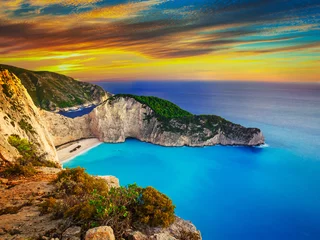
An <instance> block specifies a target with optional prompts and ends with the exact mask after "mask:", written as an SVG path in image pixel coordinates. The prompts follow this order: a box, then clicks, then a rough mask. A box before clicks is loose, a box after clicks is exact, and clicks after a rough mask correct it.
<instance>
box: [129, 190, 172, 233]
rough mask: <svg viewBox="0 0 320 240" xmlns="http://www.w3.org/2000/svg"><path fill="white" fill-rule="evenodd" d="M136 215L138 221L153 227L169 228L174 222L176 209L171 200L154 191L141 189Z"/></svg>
mask: <svg viewBox="0 0 320 240" xmlns="http://www.w3.org/2000/svg"><path fill="white" fill-rule="evenodd" d="M140 194H141V195H140V196H139V198H138V203H137V204H136V206H135V210H136V212H135V214H136V217H137V219H138V221H140V222H142V223H145V224H147V225H149V226H151V227H158V226H161V227H168V226H169V225H170V224H171V223H173V221H174V208H175V206H174V205H173V204H172V201H171V199H169V198H168V197H167V196H166V195H164V194H163V193H161V192H159V191H158V190H156V189H154V188H153V187H146V188H144V189H141V191H140Z"/></svg>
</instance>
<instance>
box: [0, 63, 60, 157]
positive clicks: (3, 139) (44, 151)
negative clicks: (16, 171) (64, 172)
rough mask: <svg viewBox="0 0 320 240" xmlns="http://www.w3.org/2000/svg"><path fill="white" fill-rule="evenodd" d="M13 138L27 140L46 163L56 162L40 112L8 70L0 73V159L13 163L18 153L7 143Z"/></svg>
mask: <svg viewBox="0 0 320 240" xmlns="http://www.w3.org/2000/svg"><path fill="white" fill-rule="evenodd" d="M12 134H16V135H19V136H20V137H21V138H26V139H28V140H29V141H30V142H32V143H34V144H35V145H36V146H37V150H38V154H39V155H40V156H41V157H42V158H43V159H44V160H48V161H58V158H57V154H56V150H55V147H54V144H53V142H52V140H51V138H50V135H49V133H48V131H47V129H46V127H45V124H44V122H43V121H42V119H41V118H39V111H38V109H37V107H36V106H35V105H34V103H33V101H32V99H31V97H30V96H29V94H28V93H27V90H26V89H25V88H24V86H23V85H22V84H21V82H20V80H19V79H18V78H17V77H16V76H15V75H14V74H12V73H10V72H9V71H8V70H2V69H0V157H1V158H2V160H8V161H14V160H15V159H16V158H17V157H18V156H19V153H18V151H17V150H16V149H15V148H14V147H12V146H11V145H10V144H9V143H8V137H9V136H10V135H12Z"/></svg>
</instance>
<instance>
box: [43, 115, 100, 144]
mask: <svg viewBox="0 0 320 240" xmlns="http://www.w3.org/2000/svg"><path fill="white" fill-rule="evenodd" d="M40 116H41V118H42V119H43V120H44V121H45V123H46V126H47V129H48V131H49V132H50V134H51V136H52V140H53V142H54V145H55V146H60V145H62V144H65V143H68V142H72V141H76V140H79V139H83V138H90V137H94V135H93V133H92V131H91V128H90V119H89V116H88V115H84V116H83V117H78V118H74V119H73V118H68V117H65V116H62V115H60V114H58V113H53V112H48V111H45V110H40Z"/></svg>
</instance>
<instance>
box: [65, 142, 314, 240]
mask: <svg viewBox="0 0 320 240" xmlns="http://www.w3.org/2000/svg"><path fill="white" fill-rule="evenodd" d="M287 159H290V161H287ZM76 166H81V167H84V168H85V169H86V170H87V172H88V173H90V174H94V175H115V176H117V177H118V178H119V179H120V183H121V185H126V184H129V183H134V182H136V183H137V184H138V185H141V186H153V187H155V188H157V189H159V190H160V191H162V192H164V193H165V194H167V195H168V196H169V197H170V198H171V199H172V200H173V202H174V204H175V205H176V206H177V208H176V214H177V215H178V216H181V217H182V218H184V219H189V220H191V221H192V222H193V223H194V224H195V225H196V226H197V227H198V228H199V229H200V231H201V232H202V236H203V239H317V237H318V236H320V228H319V216H320V205H319V197H320V195H319V191H318V185H317V183H319V180H320V178H319V174H318V173H319V171H320V169H319V165H318V164H317V163H316V162H314V164H312V162H311V163H310V162H309V163H308V167H305V166H304V165H303V163H301V161H300V158H299V157H298V156H295V155H294V154H292V153H290V152H287V151H285V150H282V149H275V148H270V147H267V148H250V147H222V146H214V147H204V148H190V147H177V148H172V147H170V148H169V147H161V146H156V145H152V144H149V143H143V142H139V141H137V140H133V139H128V140H127V141H126V142H125V143H119V144H101V145H99V146H98V147H96V148H94V149H91V150H89V151H88V152H86V153H84V154H82V155H79V156H78V157H76V158H74V159H73V160H71V161H69V162H67V163H65V164H64V167H76Z"/></svg>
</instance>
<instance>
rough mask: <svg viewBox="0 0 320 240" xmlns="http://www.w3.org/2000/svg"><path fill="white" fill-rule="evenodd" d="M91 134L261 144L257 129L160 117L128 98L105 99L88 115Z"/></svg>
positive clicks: (172, 142)
mask: <svg viewBox="0 0 320 240" xmlns="http://www.w3.org/2000/svg"><path fill="white" fill-rule="evenodd" d="M89 118H90V120H91V122H90V128H91V131H92V133H93V134H94V135H95V136H96V137H98V138H99V139H100V140H101V141H104V142H123V141H124V140H125V139H126V138H130V137H131V138H136V139H139V140H141V141H145V142H151V143H154V144H159V145H163V146H184V145H186V146H207V145H216V144H221V145H248V146H254V145H260V144H263V143H264V137H263V135H262V133H261V131H260V130H259V129H257V128H245V127H243V126H240V125H238V124H234V123H231V122H229V121H226V120H225V119H223V118H220V117H217V116H209V115H208V116H191V117H186V118H172V119H165V118H159V117H158V116H157V115H156V114H155V112H154V111H153V110H152V109H151V108H150V107H148V106H147V105H145V104H142V103H140V102H138V101H136V100H135V99H133V98H130V97H120V98H116V99H114V100H110V101H107V102H106V103H104V104H102V105H101V106H99V107H97V108H95V109H94V110H93V111H92V112H91V113H90V114H89Z"/></svg>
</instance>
